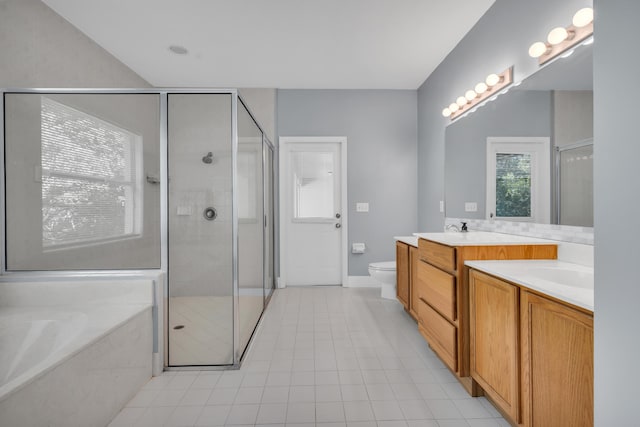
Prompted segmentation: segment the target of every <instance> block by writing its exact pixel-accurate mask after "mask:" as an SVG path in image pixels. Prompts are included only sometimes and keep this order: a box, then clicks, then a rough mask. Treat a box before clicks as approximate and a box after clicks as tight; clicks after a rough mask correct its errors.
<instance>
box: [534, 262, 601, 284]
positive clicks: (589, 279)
mask: <svg viewBox="0 0 640 427" xmlns="http://www.w3.org/2000/svg"><path fill="white" fill-rule="evenodd" d="M523 273H525V274H526V275H528V276H533V277H535V278H537V279H541V280H546V281H549V282H554V283H557V284H559V285H565V286H572V287H576V288H584V289H593V272H592V271H580V270H578V269H572V268H571V269H570V268H552V267H537V266H533V267H530V268H527V269H526V270H525V271H524V272H523Z"/></svg>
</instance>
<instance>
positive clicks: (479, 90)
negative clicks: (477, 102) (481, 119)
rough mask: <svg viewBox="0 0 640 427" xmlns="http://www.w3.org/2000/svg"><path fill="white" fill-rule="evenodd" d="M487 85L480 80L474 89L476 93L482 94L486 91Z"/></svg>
mask: <svg viewBox="0 0 640 427" xmlns="http://www.w3.org/2000/svg"><path fill="white" fill-rule="evenodd" d="M487 89H488V87H487V85H486V84H485V82H480V83H478V84H477V85H476V87H475V91H476V93H477V94H478V95H482V94H483V93H485V92H486V91H487Z"/></svg>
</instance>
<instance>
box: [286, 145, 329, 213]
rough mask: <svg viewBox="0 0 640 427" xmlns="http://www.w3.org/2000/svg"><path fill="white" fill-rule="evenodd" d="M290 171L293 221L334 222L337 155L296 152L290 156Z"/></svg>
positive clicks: (320, 152) (321, 152) (318, 152)
mask: <svg viewBox="0 0 640 427" xmlns="http://www.w3.org/2000/svg"><path fill="white" fill-rule="evenodd" d="M291 169H292V172H293V192H294V193H293V211H294V212H293V218H294V220H304V219H313V218H322V219H328V220H333V215H334V211H335V208H334V198H335V186H336V182H335V177H334V175H333V169H334V153H332V152H323V151H294V152H292V153H291Z"/></svg>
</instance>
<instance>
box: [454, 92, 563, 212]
mask: <svg viewBox="0 0 640 427" xmlns="http://www.w3.org/2000/svg"><path fill="white" fill-rule="evenodd" d="M445 134H446V146H445V180H444V182H445V195H446V200H445V202H446V204H445V212H446V215H447V216H448V217H451V218H476V219H485V216H486V215H485V213H486V199H487V195H486V194H487V188H486V187H487V185H486V184H487V181H486V176H487V175H486V174H487V137H490V136H517V137H530V136H546V137H550V136H551V93H550V92H548V91H528V90H527V91H521V90H511V91H509V93H507V94H506V95H502V96H500V97H498V99H496V100H495V101H494V102H490V103H489V104H487V105H486V106H484V107H482V108H480V109H479V110H477V111H476V112H475V113H474V114H471V115H469V116H467V117H465V118H463V119H460V120H458V121H457V122H455V123H452V124H450V125H449V126H448V127H447V130H446V132H445ZM465 202H477V203H478V211H477V212H465V211H464V203H465Z"/></svg>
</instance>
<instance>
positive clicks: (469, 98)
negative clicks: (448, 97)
mask: <svg viewBox="0 0 640 427" xmlns="http://www.w3.org/2000/svg"><path fill="white" fill-rule="evenodd" d="M477 96H478V94H477V93H476V91H475V90H471V89H469V90H468V91H466V92H465V93H464V97H465V98H467V101H469V102H471V101H473V100H474V99H476V97H477Z"/></svg>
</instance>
